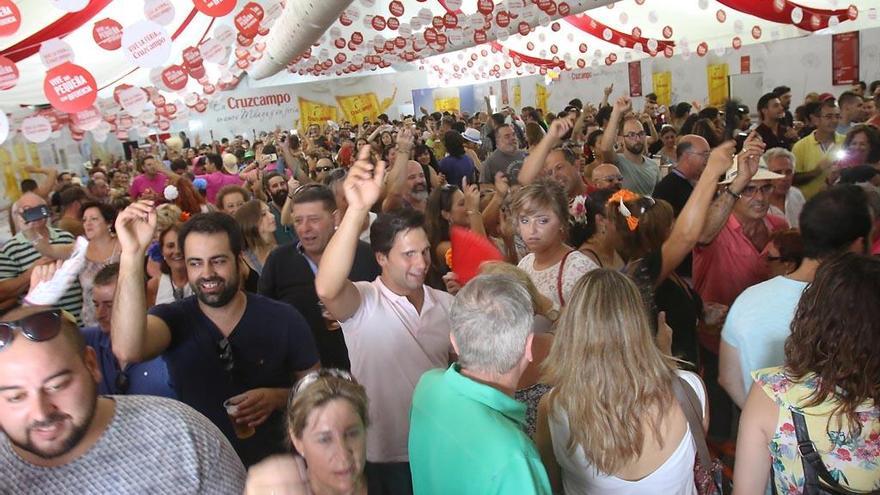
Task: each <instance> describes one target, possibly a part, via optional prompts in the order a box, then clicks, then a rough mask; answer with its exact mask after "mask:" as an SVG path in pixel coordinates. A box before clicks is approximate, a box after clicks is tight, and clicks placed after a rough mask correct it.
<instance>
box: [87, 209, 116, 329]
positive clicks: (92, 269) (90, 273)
mask: <svg viewBox="0 0 880 495" xmlns="http://www.w3.org/2000/svg"><path fill="white" fill-rule="evenodd" d="M82 211H83V218H82V220H83V231H84V232H85V237H86V239H88V240H89V247H88V248H87V249H86V264H85V266H84V267H83V270H82V271H81V272H80V274H79V284H80V286H82V294H83V305H82V321H83V325H84V326H86V327H93V326H96V325H97V324H98V317H97V315H96V314H95V303H94V301H92V286H93V285H94V280H95V275H97V273H98V272H99V271H101V268H104V267H105V266H106V265H109V264H110V263H116V262H117V261H119V252H120V251H119V241H117V240H116V234H115V233H114V231H113V223H114V222H115V221H116V210H114V209H113V207H112V206H110V205H108V204H104V203H97V202H91V203H86V204H85V205H83V210H82Z"/></svg>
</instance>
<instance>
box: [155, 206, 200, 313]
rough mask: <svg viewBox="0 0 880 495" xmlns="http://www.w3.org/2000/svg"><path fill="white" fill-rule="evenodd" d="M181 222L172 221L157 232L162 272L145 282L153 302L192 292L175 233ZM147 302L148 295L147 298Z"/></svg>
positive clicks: (185, 295)
mask: <svg viewBox="0 0 880 495" xmlns="http://www.w3.org/2000/svg"><path fill="white" fill-rule="evenodd" d="M181 226H182V224H180V223H174V224H171V226H170V227H168V228H166V229H165V230H163V231H162V232H161V233H160V234H159V246H160V247H161V248H162V263H161V268H160V269H161V271H162V273H161V274H160V275H159V276H158V277H155V278H152V279H150V281H149V282H147V294H153V295H154V297H155V299H154V301H155V304H167V303H171V302H174V301H179V300H181V299H183V298H185V297H189V296H191V295H192V294H193V291H192V288H191V287H190V286H189V279H188V278H187V276H186V263H185V262H184V260H183V251H182V250H181V248H180V245H179V244H178V243H177V234H178V232H180V227H181ZM147 302H149V296H148V300H147Z"/></svg>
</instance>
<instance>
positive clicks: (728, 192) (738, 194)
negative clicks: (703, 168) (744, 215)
mask: <svg viewBox="0 0 880 495" xmlns="http://www.w3.org/2000/svg"><path fill="white" fill-rule="evenodd" d="M725 191H727V194H730V195H731V196H733V197H734V198H736V199H742V197H743V195H742V193H735V192H733V191H732V190H731V189H730V188H729V187H728V188H727V189H725Z"/></svg>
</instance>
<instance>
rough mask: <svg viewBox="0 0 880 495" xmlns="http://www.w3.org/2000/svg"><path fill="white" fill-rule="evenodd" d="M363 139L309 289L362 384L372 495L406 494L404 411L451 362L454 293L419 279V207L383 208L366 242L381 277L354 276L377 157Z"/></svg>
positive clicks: (424, 254) (424, 265)
mask: <svg viewBox="0 0 880 495" xmlns="http://www.w3.org/2000/svg"><path fill="white" fill-rule="evenodd" d="M369 157H370V149H369V146H364V147H362V148H361V149H360V151H359V154H358V159H357V161H356V162H355V164H354V165H353V166H352V167H351V169H350V170H349V172H348V177H346V178H345V182H344V184H343V186H342V187H343V189H344V192H345V199H346V200H347V201H348V209H347V210H346V212H345V216H344V217H343V218H342V222H341V223H340V225H339V228H338V230H337V231H336V234H334V235H333V237H332V238H331V240H330V243H329V244H328V245H327V247H326V248H325V250H324V255H323V256H322V257H321V263H320V265H319V267H318V274H317V277H316V279H315V289H316V291H317V293H318V297H320V298H321V301H322V302H323V303H324V306H325V307H326V308H327V310H328V311H329V312H330V313H331V314H332V315H334V316H335V317H336V319H338V320H339V321H340V322H341V323H342V331H343V334H344V336H345V344H346V346H347V347H348V353H349V358H350V359H351V371H352V374H353V375H354V376H355V378H357V380H358V382H359V383H361V384H362V385H363V386H364V388H365V389H366V390H367V397H369V399H370V402H369V404H370V406H369V417H370V426H369V430H368V433H367V468H366V469H367V480H368V483H369V492H370V493H382V494H385V493H387V494H399V493H400V494H411V493H412V479H411V476H410V470H409V452H408V450H407V439H408V436H409V410H410V405H411V402H412V395H413V391H414V389H415V386H416V383H418V381H419V378H420V377H421V376H422V374H423V373H424V372H426V371H428V370H430V369H433V368H445V367H446V366H447V365H448V363H449V350H450V342H449V331H450V326H449V306H450V304H451V302H452V299H453V298H452V296H451V295H449V294H447V293H445V292H441V291H437V290H434V289H432V288H430V287H428V286H426V285H425V284H424V282H425V275H426V274H427V272H428V267H429V266H430V264H431V261H430V259H431V254H430V253H431V246H430V243H429V242H428V237H427V235H426V234H425V230H424V228H423V227H422V222H423V217H422V214H421V213H419V212H417V211H414V210H411V209H406V210H401V211H399V212H394V213H390V214H384V215H380V216H379V217H378V218H377V219H376V221H375V222H374V223H373V226H372V228H371V231H370V244H371V246H372V248H373V252H374V253H375V255H376V261H377V262H378V263H379V266H380V267H381V268H382V274H381V275H380V276H379V277H378V278H376V280H374V281H373V282H351V281H349V280H348V273H349V271H350V270H351V265H352V263H353V261H354V255H355V251H356V248H357V243H358V236H359V235H360V232H361V229H362V227H363V224H364V220H365V219H366V218H367V214H368V212H369V210H370V208H371V207H372V206H373V205H374V204H375V203H376V202H377V201H378V200H379V196H380V195H381V191H382V182H383V179H384V176H385V166H384V163H380V164H379V165H376V166H374V165H373V164H372V163H370V161H369Z"/></svg>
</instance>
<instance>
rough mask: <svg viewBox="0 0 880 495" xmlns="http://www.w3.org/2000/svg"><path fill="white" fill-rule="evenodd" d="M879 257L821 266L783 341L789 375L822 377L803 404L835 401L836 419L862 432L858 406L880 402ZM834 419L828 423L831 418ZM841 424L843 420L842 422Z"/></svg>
mask: <svg viewBox="0 0 880 495" xmlns="http://www.w3.org/2000/svg"><path fill="white" fill-rule="evenodd" d="M878 321H880V259H877V258H874V257H869V256H864V255H860V254H854V253H846V254H843V255H841V256H839V257H835V258H832V259H829V260H827V261H825V262H823V263H822V264H821V265H820V266H819V269H818V270H817V271H816V277H815V279H814V280H813V283H811V284H810V285H809V287H807V289H806V290H805V291H804V293H803V295H802V296H801V300H800V303H799V304H798V307H797V311H796V312H795V316H794V320H792V322H791V335H790V336H789V337H788V340H786V341H785V369H786V373H787V374H788V375H789V377H791V378H792V379H794V380H795V381H802V380H803V379H805V378H806V377H807V376H808V375H815V377H816V378H817V379H818V380H817V384H818V387H817V388H816V391H815V392H814V393H813V394H811V395H810V396H809V397H808V401H807V403H806V404H804V405H805V406H807V407H810V406H816V405H818V404H822V403H825V402H826V401H829V400H831V399H833V400H834V401H836V403H837V405H836V407H835V409H834V411H833V415H834V416H837V418H838V421H840V420H841V419H843V418H844V417H845V418H846V419H848V420H849V424H850V429H851V430H854V432H858V431H859V430H860V427H859V423H858V421H857V420H858V416H857V414H856V408H857V407H858V406H860V405H861V404H863V403H865V402H866V401H870V400H873V401H874V404H880V353H878V352H877V349H880V332H878V330H877V322H878ZM829 421H830V419H829ZM841 423H842V422H841Z"/></svg>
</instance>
